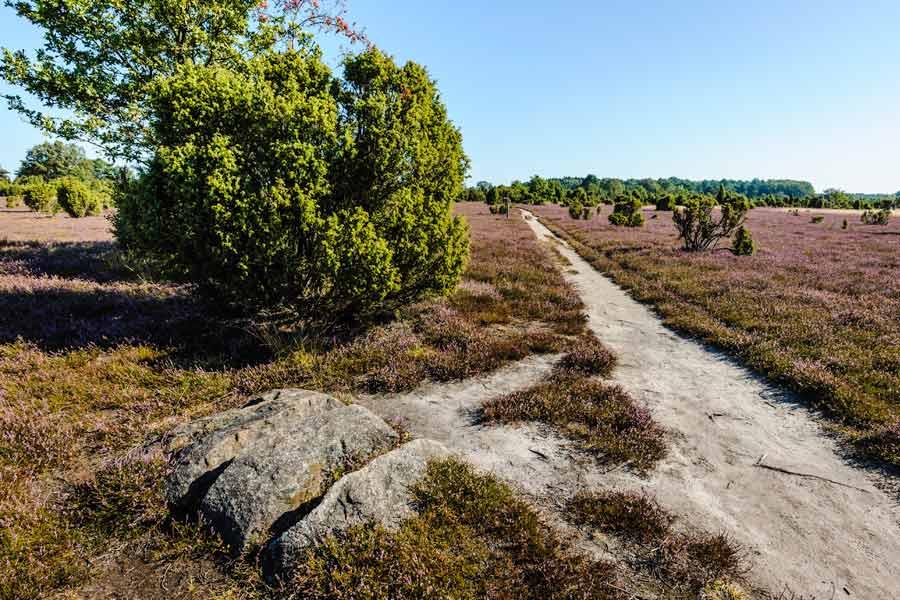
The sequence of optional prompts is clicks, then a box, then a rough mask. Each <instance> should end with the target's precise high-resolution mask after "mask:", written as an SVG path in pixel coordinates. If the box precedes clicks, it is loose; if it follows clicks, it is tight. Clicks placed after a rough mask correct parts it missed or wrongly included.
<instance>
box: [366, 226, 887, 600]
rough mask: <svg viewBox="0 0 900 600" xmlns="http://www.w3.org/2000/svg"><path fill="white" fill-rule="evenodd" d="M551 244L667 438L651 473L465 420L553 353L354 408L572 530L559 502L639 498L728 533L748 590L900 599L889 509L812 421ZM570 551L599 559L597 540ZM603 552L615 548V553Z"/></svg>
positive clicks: (543, 434)
mask: <svg viewBox="0 0 900 600" xmlns="http://www.w3.org/2000/svg"><path fill="white" fill-rule="evenodd" d="M529 224H530V225H531V227H532V228H533V229H534V230H535V233H536V234H537V235H538V237H539V238H541V239H551V238H552V239H554V240H555V238H553V236H552V234H551V233H550V232H549V230H547V229H546V228H544V227H543V225H541V224H539V223H538V222H537V221H536V220H535V219H530V220H529ZM556 243H558V244H559V246H558V247H559V250H560V252H561V253H562V255H563V256H564V258H565V259H567V260H568V261H569V262H570V263H571V266H570V267H568V268H567V270H566V271H567V272H566V277H567V278H569V279H570V281H571V282H572V283H573V284H574V285H575V286H576V287H577V288H578V289H579V291H580V292H581V294H582V298H583V300H584V302H585V304H586V306H587V311H588V314H589V317H590V323H589V325H590V327H591V329H592V330H593V331H594V332H595V333H596V334H597V336H598V337H599V338H600V339H601V340H602V341H603V342H604V343H605V344H607V345H609V347H610V348H612V349H613V350H614V351H615V352H616V353H617V354H618V355H619V366H618V367H617V369H616V371H615V373H614V374H613V378H614V379H615V380H616V381H617V382H618V383H620V384H621V385H622V386H623V387H624V388H626V389H627V390H628V391H629V392H630V393H631V394H632V395H633V396H634V397H635V398H638V399H639V400H641V401H643V402H645V403H646V404H647V405H648V406H650V407H651V408H652V409H653V411H654V415H655V418H656V419H657V420H658V421H659V422H661V423H662V424H663V425H665V426H666V427H668V428H669V429H670V431H671V432H672V439H671V443H670V447H671V449H670V453H669V456H668V457H667V458H666V459H665V460H664V461H662V463H661V464H660V465H659V467H658V468H657V469H656V470H655V471H654V473H653V474H652V475H651V476H649V477H648V478H639V477H637V476H634V475H632V474H629V473H627V472H625V471H623V470H621V469H612V470H610V469H605V468H602V467H599V466H598V465H597V464H596V462H595V461H593V460H592V459H591V458H590V457H588V456H586V455H585V454H584V453H582V452H580V451H578V450H577V448H576V447H575V446H574V445H573V444H572V443H571V442H569V441H567V440H565V439H563V438H561V437H559V436H558V435H556V434H555V433H553V432H552V431H551V430H550V429H549V428H547V427H544V426H540V425H531V424H526V425H520V426H515V427H511V426H484V425H481V424H479V423H477V420H476V416H477V411H478V409H479V408H480V407H481V405H482V403H483V402H484V401H486V400H488V399H491V398H495V397H497V396H500V395H503V394H506V393H509V392H512V391H515V390H519V389H524V388H527V387H529V386H531V385H534V384H536V383H538V382H539V381H541V380H542V379H543V378H544V377H545V376H546V375H547V374H549V372H550V370H551V369H552V368H553V365H554V363H555V362H556V360H558V358H559V357H558V356H536V357H531V358H528V359H525V360H523V361H521V362H519V363H516V364H513V365H511V366H508V367H506V368H503V369H500V370H498V371H496V372H494V373H491V374H489V375H485V376H481V377H476V378H473V379H469V380H466V381H462V382H455V383H445V384H428V385H425V386H423V387H421V388H418V389H416V390H414V391H412V392H409V393H405V394H391V395H378V396H363V397H361V398H358V399H357V401H358V402H359V403H360V404H363V405H365V406H368V407H369V408H370V409H372V410H373V411H375V412H376V413H378V414H380V415H381V416H382V417H384V418H386V419H389V420H395V419H399V420H401V421H402V422H403V423H404V425H405V426H406V427H407V429H408V430H409V431H410V433H411V434H413V435H414V436H415V437H427V438H431V439H434V440H436V441H439V442H441V443H443V444H445V445H447V446H448V447H449V448H451V449H453V450H454V451H456V452H457V453H459V454H460V455H461V456H463V457H464V458H466V459H467V460H469V461H471V462H472V463H473V464H474V465H476V466H477V467H479V468H482V469H485V470H488V471H491V472H493V473H494V474H496V475H497V476H499V477H500V478H502V479H504V480H505V481H507V482H509V483H510V484H512V485H513V486H514V487H516V488H517V489H518V490H519V491H520V492H522V493H523V494H524V495H525V496H526V497H528V498H530V499H531V500H532V501H533V503H534V504H535V505H536V506H537V507H538V508H539V509H540V510H541V512H542V513H543V514H544V515H545V517H548V518H549V519H550V521H551V522H553V523H554V524H555V525H558V526H560V527H562V528H564V529H567V530H568V531H569V532H570V533H571V532H572V530H571V528H568V527H566V526H565V523H564V521H563V520H562V517H563V516H564V511H563V510H562V503H563V502H564V501H565V500H567V499H568V498H571V497H572V496H573V495H574V494H575V493H576V492H578V491H581V490H585V489H599V488H602V487H616V488H627V489H638V490H640V489H645V490H647V491H648V492H649V493H651V494H653V495H654V496H656V497H657V498H658V500H659V501H660V503H661V504H662V505H663V506H665V507H666V508H667V509H669V510H670V511H672V512H674V513H675V514H677V515H679V516H680V522H681V523H682V525H684V526H695V527H699V528H702V529H705V530H708V531H714V532H715V531H721V530H724V531H727V532H729V533H730V534H731V535H733V536H734V537H735V538H736V539H737V540H738V541H739V542H741V543H742V544H743V545H744V546H745V547H746V548H747V549H748V550H749V551H750V552H751V557H752V559H753V562H754V565H755V568H754V570H753V572H752V573H751V574H750V579H751V581H752V582H753V583H754V584H755V585H758V586H761V587H763V588H765V589H768V590H771V591H773V592H775V593H778V592H779V591H780V590H782V589H784V588H785V586H788V587H789V589H790V590H793V591H794V592H796V593H798V594H804V597H803V598H804V600H811V598H812V597H813V596H814V597H815V598H817V599H818V600H823V599H824V600H828V599H830V598H865V599H869V598H872V599H875V598H877V599H881V598H884V599H887V598H900V569H898V568H897V564H898V562H900V528H898V519H900V510H898V508H897V506H896V505H895V503H894V502H893V501H892V500H891V498H890V497H888V496H887V495H886V494H884V493H883V492H881V491H879V490H878V489H876V488H875V487H874V486H873V485H872V481H871V480H870V479H869V477H868V475H867V474H865V473H864V472H862V471H859V470H856V469H854V468H852V467H850V466H848V465H846V464H845V463H843V462H842V461H841V459H840V458H838V456H837V454H836V452H835V446H834V443H833V442H832V441H831V440H830V439H829V438H827V437H825V436H824V435H823V434H822V432H821V430H820V428H819V427H818V426H817V425H816V422H815V420H814V419H813V418H812V416H811V415H810V414H809V413H808V412H807V411H806V410H805V409H803V408H802V407H800V406H798V405H797V404H796V403H794V402H793V401H792V399H791V397H790V396H789V395H787V394H785V393H784V392H783V391H780V390H779V389H777V388H774V387H772V386H768V385H766V384H765V383H764V382H762V381H760V380H759V379H757V378H755V377H754V376H753V375H752V374H750V373H749V372H748V371H746V370H745V369H742V368H740V367H739V366H737V365H735V364H734V363H733V362H732V361H730V360H729V359H727V358H726V357H724V356H722V355H719V354H716V353H714V352H711V351H709V350H708V349H706V348H704V347H702V346H701V345H699V344H697V343H694V342H692V341H690V340H686V339H683V338H680V337H678V336H676V335H675V334H673V333H672V332H670V331H669V330H667V329H665V328H664V327H663V326H662V325H661V324H660V321H659V319H658V318H657V317H656V316H654V315H653V313H652V312H650V310H649V309H648V308H646V307H645V306H643V305H641V304H639V303H637V302H636V301H634V300H633V299H632V298H631V297H630V296H628V294H627V293H625V292H624V291H623V290H621V289H620V288H618V287H617V286H616V285H614V284H613V283H612V282H611V281H609V280H608V279H606V278H605V277H604V276H603V275H601V274H600V273H598V272H597V271H595V270H594V269H593V268H592V267H591V266H590V265H589V264H588V263H587V262H585V261H584V260H583V259H581V258H580V257H579V256H578V255H577V254H576V253H575V252H574V251H572V250H571V249H570V248H569V247H568V246H567V245H565V244H562V243H559V242H558V241H557V242H556ZM761 457H764V458H763V460H762V461H760V458H761ZM758 462H761V464H762V465H766V466H769V467H774V468H783V469H787V470H790V471H796V472H798V473H805V474H809V475H816V476H820V477H825V478H828V479H831V480H833V481H835V482H837V483H829V482H826V481H823V480H821V479H815V478H810V477H800V476H795V475H789V474H785V473H781V472H778V471H773V470H769V469H765V468H762V467H761V466H758V465H757V463H758ZM848 486H849V487H848ZM856 488H858V489H856ZM860 490H863V491H860ZM576 541H577V542H578V543H579V545H580V546H581V547H582V548H584V549H586V550H592V551H594V552H595V553H598V554H600V555H601V556H602V555H603V553H604V546H605V545H604V544H594V543H591V542H589V541H588V540H585V539H583V538H582V539H580V540H576ZM608 547H609V549H611V551H612V552H615V547H616V544H615V543H611V544H608ZM844 588H846V590H848V591H849V594H848V593H847V592H845V591H844Z"/></svg>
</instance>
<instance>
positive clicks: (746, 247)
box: [732, 225, 756, 256]
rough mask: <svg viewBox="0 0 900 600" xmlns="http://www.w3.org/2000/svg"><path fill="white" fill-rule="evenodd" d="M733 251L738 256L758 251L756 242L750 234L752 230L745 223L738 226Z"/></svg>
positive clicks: (749, 254)
mask: <svg viewBox="0 0 900 600" xmlns="http://www.w3.org/2000/svg"><path fill="white" fill-rule="evenodd" d="M732 252H734V253H735V254H736V255H738V256H751V255H753V254H754V253H755V252H756V242H755V241H754V240H753V236H751V235H750V231H748V230H747V228H746V227H744V226H743V225H741V226H740V227H738V230H737V233H735V234H734V247H733V248H732Z"/></svg>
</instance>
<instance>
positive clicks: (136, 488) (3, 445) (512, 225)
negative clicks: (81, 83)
mask: <svg viewBox="0 0 900 600" xmlns="http://www.w3.org/2000/svg"><path fill="white" fill-rule="evenodd" d="M461 212H462V213H463V214H465V215H466V217H467V218H468V219H469V221H470V224H471V229H472V233H473V248H472V250H473V253H472V262H471V264H470V267H469V270H468V272H467V274H466V276H465V279H464V281H463V283H462V285H461V286H460V289H459V291H458V292H457V293H456V294H454V295H453V296H451V297H450V298H448V299H436V300H431V301H427V302H423V303H421V304H420V305H418V306H415V307H411V308H410V309H408V310H406V311H404V312H403V313H402V314H401V315H399V318H398V319H396V320H394V321H392V322H389V323H385V324H382V325H378V326H375V327H372V328H370V329H369V330H368V331H365V332H361V333H359V334H357V335H352V336H351V335H345V336H342V337H340V338H335V339H322V338H321V337H312V336H309V335H307V336H304V335H302V332H298V331H296V330H286V329H284V328H278V327H275V326H274V325H272V324H259V323H251V322H248V321H247V320H246V319H240V318H238V316H236V315H232V314H229V313H227V312H225V311H223V309H222V308H221V307H218V306H217V305H216V303H215V302H209V301H204V300H203V299H200V298H197V297H195V295H194V294H193V292H192V290H191V289H190V288H189V287H187V286H179V285H170V284H161V283H152V282H146V281H142V280H140V279H138V278H136V277H135V276H134V274H133V273H131V272H129V271H128V270H127V269H125V268H123V266H122V265H121V264H120V263H119V262H118V260H117V257H116V253H115V247H114V245H113V243H112V242H111V240H110V237H109V232H108V228H107V223H106V221H105V220H103V219H102V218H85V219H78V220H75V219H69V218H67V217H61V216H57V217H53V218H50V217H45V216H42V215H35V214H33V213H29V212H24V211H0V238H5V239H6V240H9V241H7V242H6V243H4V244H0V390H2V394H0V598H4V599H5V598H10V599H12V598H16V599H28V598H39V597H47V596H49V595H51V594H53V593H54V592H56V591H59V590H66V589H72V588H73V587H74V586H77V585H78V584H79V583H80V582H85V581H89V582H90V583H86V584H85V585H87V586H88V587H86V588H84V589H86V590H88V591H87V592H85V594H86V595H87V596H88V597H104V595H105V594H107V595H109V596H110V597H113V596H114V595H115V593H120V594H121V593H132V592H134V593H138V595H140V596H141V597H147V598H153V597H157V594H158V590H159V589H166V590H169V592H170V594H171V595H170V596H166V597H180V596H181V595H183V596H185V597H187V596H189V595H190V594H189V592H190V590H191V589H193V590H194V591H193V592H191V593H193V594H195V595H196V596H199V597H211V596H214V595H216V594H224V595H225V596H223V597H227V594H232V597H238V596H240V595H241V594H237V593H236V592H235V591H234V590H235V589H238V588H241V586H242V584H240V585H239V584H235V585H236V586H237V587H235V586H233V585H232V583H234V581H232V579H234V577H237V579H236V580H237V581H246V577H245V575H246V573H244V574H241V573H238V574H237V575H231V574H230V573H232V571H233V570H234V569H239V568H241V564H244V563H240V564H238V565H233V566H227V567H226V568H224V570H223V568H221V567H220V566H217V565H219V560H220V559H218V558H216V554H215V552H214V551H213V550H211V549H210V548H214V547H215V542H214V541H210V540H208V539H207V538H205V537H203V536H201V535H200V534H199V532H198V530H196V529H190V530H185V529H184V526H181V525H178V524H173V523H170V522H168V521H167V520H166V519H164V518H163V514H162V512H161V511H162V508H161V505H160V504H159V501H160V500H159V499H160V498H161V496H159V495H158V489H157V488H158V486H159V485H160V483H161V478H162V475H161V471H159V468H161V467H160V465H157V464H155V463H153V462H152V461H151V462H149V463H148V462H146V460H145V459H144V458H132V454H133V450H134V448H136V447H140V446H141V445H142V444H143V443H144V441H146V440H147V439H148V438H150V437H153V436H154V435H156V434H159V433H161V432H163V431H166V430H168V429H170V428H171V427H173V426H175V425H176V424H178V423H180V422H183V421H185V420H188V419H190V418H193V417H196V416H199V415H203V414H208V413H211V412H213V411H216V410H221V409H224V408H229V407H232V406H236V405H238V404H240V403H241V402H242V401H243V399H244V398H245V397H247V396H248V395H250V394H252V393H255V392H257V391H261V390H264V389H269V388H272V387H280V386H301V387H309V388H314V389H321V390H327V391H355V390H366V391H372V390H401V389H408V388H410V387H413V386H415V385H417V384H418V383H420V382H421V381H423V380H425V379H438V380H442V379H452V378H456V377H467V376H470V375H473V374H476V373H482V372H486V371H489V370H492V369H494V368H496V367H498V366H500V365H502V364H504V363H505V362H508V361H510V360H516V359H518V358H522V357H524V356H527V355H528V354H530V353H534V352H548V351H560V350H564V349H565V348H566V347H568V345H569V344H570V343H572V341H573V340H574V339H575V338H576V337H577V336H578V335H580V334H581V333H582V332H583V330H584V316H583V314H582V305H581V302H580V300H579V299H578V296H577V295H576V294H575V292H574V291H573V290H572V289H571V288H570V287H569V286H567V285H566V284H565V282H564V280H563V278H562V276H561V275H560V274H559V272H558V271H557V270H556V269H555V268H554V265H553V262H552V258H550V257H549V256H548V255H547V254H546V253H544V252H543V251H542V250H541V248H540V247H539V246H538V245H537V243H536V242H535V241H534V238H533V236H532V234H531V231H530V230H529V229H528V227H527V226H526V225H525V224H524V223H523V222H522V221H521V220H520V219H509V220H507V219H504V218H500V217H492V216H490V215H489V213H488V211H487V209H486V207H483V206H474V205H470V206H465V207H462V208H461ZM134 461H138V462H137V463H135V462H134ZM221 560H225V559H221ZM227 564H230V563H227ZM120 571H121V572H128V573H131V575H130V576H125V575H122V574H120V575H118V576H116V575H115V573H117V572H120ZM200 573H207V574H209V573H212V575H210V576H209V577H200V576H199V575H198V574H200ZM223 573H224V575H223ZM176 574H177V575H178V576H177V578H176V579H175V580H174V581H173V580H172V577H175V575H176ZM238 576H239V577H238ZM103 582H105V583H103ZM229 582H231V583H229ZM104 586H105V587H104ZM244 587H246V586H244ZM116 590H118V592H116ZM154 590H156V591H154ZM123 591H124V592H123Z"/></svg>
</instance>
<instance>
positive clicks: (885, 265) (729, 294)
mask: <svg viewBox="0 0 900 600" xmlns="http://www.w3.org/2000/svg"><path fill="white" fill-rule="evenodd" d="M610 211H611V208H610V207H603V210H602V213H601V214H600V215H599V216H598V215H593V217H592V218H591V219H590V220H587V221H582V220H573V219H571V218H570V217H569V214H568V211H567V209H566V208H564V207H559V206H539V207H535V209H534V212H535V213H536V214H537V215H538V216H540V217H541V218H542V219H543V220H544V221H545V222H546V223H547V224H548V225H549V226H551V228H553V229H554V231H556V232H557V233H559V234H561V235H563V237H567V238H568V239H570V241H572V242H574V243H575V245H576V249H578V251H579V252H580V253H581V254H582V255H583V256H585V257H586V258H588V260H589V261H590V262H591V263H592V264H593V265H594V266H595V267H596V268H598V269H600V270H602V271H603V272H605V273H607V274H609V275H610V276H612V278H613V279H614V280H615V281H616V282H617V283H619V284H620V285H622V286H624V287H626V288H627V289H629V290H630V291H631V293H632V294H633V295H634V296H635V297H636V298H638V299H640V300H642V301H646V302H649V303H652V304H653V305H654V307H655V308H656V309H657V310H658V312H659V313H660V315H661V316H662V317H663V318H664V319H665V321H666V323H667V324H668V325H670V326H671V327H673V328H675V329H677V330H679V331H682V332H686V333H689V334H691V335H694V336H698V337H700V338H702V339H704V340H707V341H709V342H712V343H714V344H715V345H717V346H719V347H721V348H724V349H726V350H727V351H729V352H731V353H733V354H734V355H736V356H738V357H740V358H741V359H742V360H743V362H745V363H746V364H748V365H749V366H751V367H752V368H754V369H755V370H757V371H758V372H761V373H763V374H765V375H767V376H769V377H771V378H773V379H775V380H777V381H780V382H783V383H785V384H787V385H788V386H790V387H792V388H793V389H795V390H797V391H799V392H801V393H802V395H803V396H804V397H805V398H806V399H807V400H808V401H809V402H810V403H812V404H813V405H814V406H816V407H817V408H819V409H821V410H823V411H824V412H825V413H826V414H827V415H829V416H830V417H831V418H832V419H833V420H834V422H835V423H836V424H838V425H839V427H840V428H841V429H842V431H844V432H845V433H847V434H848V436H849V439H851V440H852V441H853V442H854V445H855V447H856V448H857V449H858V450H861V451H862V452H863V454H865V455H867V456H870V457H876V458H879V459H883V460H885V461H887V462H888V463H891V464H893V465H895V466H896V465H900V425H898V415H900V220H898V219H897V218H896V217H895V218H894V219H893V221H892V222H891V223H890V224H889V225H888V226H866V225H863V224H861V223H860V221H859V215H858V213H856V212H854V211H847V212H846V213H842V212H839V211H815V210H800V211H786V210H778V209H756V210H753V211H751V212H750V215H749V217H748V219H747V225H748V228H749V229H750V231H751V232H752V234H753V236H754V238H755V239H756V241H757V243H758V247H759V251H758V252H757V254H756V255H754V256H751V257H741V256H735V255H733V254H732V253H731V252H730V251H729V250H727V249H726V248H727V246H728V241H727V240H726V241H725V242H724V243H723V245H724V246H725V247H724V248H719V249H717V250H715V251H713V252H708V253H688V252H684V251H682V250H681V249H680V245H679V242H678V240H677V236H676V230H675V227H674V226H673V223H672V216H671V213H669V212H658V211H655V210H652V209H649V208H646V209H645V210H644V216H645V217H646V219H647V221H646V225H645V226H644V227H640V228H627V227H615V226H613V225H611V224H610V223H609V221H608V220H607V216H608V215H609V213H610ZM815 216H821V217H822V218H821V219H815V220H816V221H819V222H813V221H814V219H813V217H815ZM845 219H846V223H847V225H846V229H845V228H844V221H845Z"/></svg>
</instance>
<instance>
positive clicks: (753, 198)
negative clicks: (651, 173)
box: [460, 175, 900, 209]
mask: <svg viewBox="0 0 900 600" xmlns="http://www.w3.org/2000/svg"><path fill="white" fill-rule="evenodd" d="M720 189H724V190H725V191H727V192H729V193H734V194H739V195H741V196H746V197H747V198H748V199H749V200H750V204H751V206H752V207H763V206H772V207H792V208H857V209H866V208H876V207H881V206H883V205H884V204H885V202H886V201H890V202H891V203H892V205H896V206H900V192H897V194H895V195H894V196H890V195H872V194H869V195H867V194H849V193H847V192H844V191H841V190H835V189H828V190H825V191H823V192H822V193H816V191H815V188H814V187H813V185H812V184H811V183H809V182H808V181H797V180H791V179H768V180H761V179H752V180H734V179H721V180H712V179H707V180H703V181H692V180H688V179H680V178H678V177H669V178H666V179H617V178H611V177H606V178H599V177H597V176H596V175H587V176H586V177H556V178H543V177H540V176H538V175H535V176H534V177H532V178H531V179H529V180H528V181H513V182H512V183H511V184H510V185H498V186H495V185H493V184H491V183H490V182H487V181H480V182H478V183H477V184H475V185H474V186H471V187H467V188H466V189H465V190H463V192H462V195H461V196H460V200H462V201H470V202H486V203H488V204H494V203H499V202H501V201H504V202H505V201H506V199H507V198H508V199H509V201H510V202H512V203H520V204H542V203H548V202H549V203H555V204H562V205H566V206H568V205H569V204H572V203H577V204H581V205H583V206H598V205H600V204H610V205H612V204H615V203H616V202H617V200H619V199H621V198H623V197H625V196H628V197H633V198H636V199H638V200H639V201H641V202H643V203H644V204H657V205H658V204H660V203H661V202H664V201H665V200H664V199H665V198H667V197H672V198H674V199H675V201H677V199H678V198H679V197H680V196H683V195H684V194H702V195H709V196H714V195H716V194H718V193H719V190H720Z"/></svg>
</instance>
